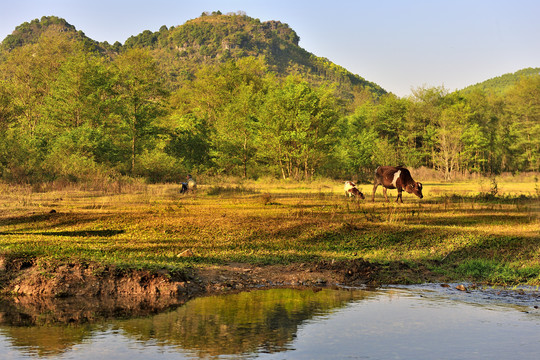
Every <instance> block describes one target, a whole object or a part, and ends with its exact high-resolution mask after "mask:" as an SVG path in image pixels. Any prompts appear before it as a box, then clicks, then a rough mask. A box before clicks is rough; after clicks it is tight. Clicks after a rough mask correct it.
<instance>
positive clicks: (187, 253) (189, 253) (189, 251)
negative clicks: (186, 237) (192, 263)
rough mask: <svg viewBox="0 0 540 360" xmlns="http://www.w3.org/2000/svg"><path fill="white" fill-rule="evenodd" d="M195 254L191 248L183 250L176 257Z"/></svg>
mask: <svg viewBox="0 0 540 360" xmlns="http://www.w3.org/2000/svg"><path fill="white" fill-rule="evenodd" d="M190 256H193V251H191V250H190V249H187V250H184V251H182V252H181V253H180V254H178V255H176V257H190Z"/></svg>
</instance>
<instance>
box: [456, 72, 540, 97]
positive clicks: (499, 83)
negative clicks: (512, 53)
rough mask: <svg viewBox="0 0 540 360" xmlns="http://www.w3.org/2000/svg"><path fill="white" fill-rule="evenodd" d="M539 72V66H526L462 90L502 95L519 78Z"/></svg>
mask: <svg viewBox="0 0 540 360" xmlns="http://www.w3.org/2000/svg"><path fill="white" fill-rule="evenodd" d="M539 74H540V68H526V69H522V70H519V71H516V72H515V73H508V74H504V75H501V76H497V77H494V78H492V79H488V80H486V81H483V82H481V83H478V84H475V85H471V86H468V87H466V88H464V89H463V90H462V91H463V92H465V93H467V92H472V91H474V90H477V89H479V90H483V91H486V92H490V93H494V94H497V95H503V94H504V93H505V92H506V90H508V89H509V88H510V87H512V86H513V85H515V84H516V83H517V82H518V81H519V79H520V78H522V77H526V76H532V75H539Z"/></svg>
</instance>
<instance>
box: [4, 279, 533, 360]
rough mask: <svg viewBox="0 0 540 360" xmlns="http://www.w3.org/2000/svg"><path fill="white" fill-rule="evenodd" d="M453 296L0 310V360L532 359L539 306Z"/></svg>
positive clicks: (289, 292) (264, 298)
mask: <svg viewBox="0 0 540 360" xmlns="http://www.w3.org/2000/svg"><path fill="white" fill-rule="evenodd" d="M469 295H470V294H469ZM459 296H462V295H461V293H459V292H457V291H455V290H452V289H444V290H441V289H438V288H435V287H416V288H392V289H381V290H378V291H363V290H343V289H342V290H331V289H323V290H318V291H313V290H295V289H271V290H259V291H253V292H245V293H238V294H230V295H222V296H211V297H204V298H196V299H193V300H190V301H188V302H186V303H185V304H183V305H182V306H180V307H177V308H175V309H173V310H169V311H166V312H162V313H159V314H151V313H152V312H153V310H152V307H151V306H147V305H146V306H145V305H141V304H139V306H138V308H137V309H132V310H133V314H134V315H137V317H134V318H126V316H127V315H129V314H128V312H127V310H126V309H125V308H124V307H118V308H117V310H119V311H116V312H115V311H114V306H113V307H112V308H107V310H106V311H104V310H99V308H95V307H93V305H89V304H87V303H84V302H83V304H82V307H79V308H76V307H74V306H75V305H74V304H73V303H72V301H71V300H70V301H69V302H68V304H63V305H58V304H55V305H51V304H49V305H46V306H44V305H41V306H38V305H36V304H33V303H32V302H29V301H19V302H18V303H14V302H12V301H3V302H0V354H2V356H0V358H2V359H9V360H20V359H35V358H43V357H46V358H48V359H96V358H100V359H108V358H111V359H112V358H114V359H117V360H119V359H130V360H136V359H150V358H151V359H194V358H234V359H236V358H244V359H248V358H263V359H327V358H345V357H346V358H389V357H390V358H416V359H421V358H425V359H429V358H442V359H454V358H455V359H458V358H486V357H489V355H502V354H505V356H509V358H516V357H519V358H520V359H533V358H534V359H536V356H537V354H538V352H539V351H540V338H539V337H538V333H539V331H538V330H540V310H538V309H537V308H535V306H537V305H538V297H535V296H528V297H527V298H526V299H527V300H526V301H525V302H524V303H515V302H512V304H501V305H500V304H499V303H500V300H501V299H500V298H499V299H497V298H496V297H495V296H490V299H491V300H490V302H489V303H486V302H485V300H484V302H482V303H479V304H478V303H477V304H475V303H474V301H472V300H471V299H472V298H471V297H470V296H469V297H467V298H466V301H463V299H459V298H456V297H459ZM58 301H60V302H61V301H62V300H58ZM119 314H120V315H122V316H121V318H120V319H118V318H117V317H116V316H117V315H119ZM113 315H114V317H113ZM499 348H500V349H499Z"/></svg>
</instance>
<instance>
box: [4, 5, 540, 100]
mask: <svg viewBox="0 0 540 360" xmlns="http://www.w3.org/2000/svg"><path fill="white" fill-rule="evenodd" d="M0 9H1V11H0V39H4V38H5V37H6V36H7V35H9V34H10V33H11V32H12V31H13V30H14V29H15V27H16V26H18V25H20V24H21V23H23V22H25V21H31V20H33V19H36V18H41V17H42V16H44V15H55V16H58V17H62V18H64V19H66V20H67V21H68V22H69V23H70V24H72V25H74V26H75V27H76V28H77V29H78V30H82V31H83V32H84V33H85V34H86V35H87V36H89V37H90V38H92V39H94V40H98V41H108V42H109V43H111V44H112V43H114V42H115V41H120V42H121V43H123V42H124V41H125V40H126V39H127V38H128V37H129V36H131V35H137V34H139V33H141V32H142V31H144V30H152V31H157V30H158V29H159V28H160V27H161V26H162V25H166V26H168V27H170V26H178V25H182V24H183V23H184V22H186V21H187V20H189V19H193V18H196V17H198V16H200V15H201V13H202V12H204V11H216V10H220V11H221V12H222V13H227V12H236V11H244V12H246V14H247V15H248V16H251V17H254V18H258V19H260V20H261V21H266V20H280V21H281V22H284V23H287V24H289V26H290V27H291V28H293V29H294V30H295V31H296V32H297V34H298V35H299V36H300V46H302V47H303V48H305V49H306V50H307V51H309V52H311V53H313V54H315V55H317V56H322V57H326V58H328V59H329V60H331V61H333V62H335V63H336V64H339V65H341V66H343V67H345V68H347V69H348V70H350V71H351V72H353V73H355V74H358V75H360V76H362V77H364V78H365V79H367V80H369V81H373V82H375V83H377V84H379V85H380V86H382V87H383V88H385V89H386V90H387V91H391V92H393V93H395V94H397V95H399V96H407V95H409V94H410V93H411V89H415V88H418V87H421V86H428V87H429V86H444V87H445V88H446V89H448V90H451V91H452V90H455V89H461V88H464V87H466V86H468V85H472V84H475V83H478V82H481V81H484V80H487V79H489V78H492V77H495V76H499V75H502V74H505V73H510V72H515V71H517V70H520V69H523V68H526V67H540V40H539V36H540V21H539V20H538V17H539V14H540V1H538V0H509V1H501V0H453V1H439V0H410V1H406V0H401V1H399V0H379V1H375V0H370V1H364V0H357V1H353V0H350V1H349V0H334V1H321V0H306V1H304V0H297V1H295V0H288V1H284V0H272V1H269V0H230V1H218V0H190V1H188V0H176V1H173V0H147V1H141V0H107V1H105V0H17V1H11V0H1V5H0Z"/></svg>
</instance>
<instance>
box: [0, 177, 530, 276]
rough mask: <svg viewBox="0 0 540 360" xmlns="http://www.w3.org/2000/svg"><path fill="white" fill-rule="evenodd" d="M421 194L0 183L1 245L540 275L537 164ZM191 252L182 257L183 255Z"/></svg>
mask: <svg viewBox="0 0 540 360" xmlns="http://www.w3.org/2000/svg"><path fill="white" fill-rule="evenodd" d="M423 183H424V198H423V199H419V198H417V197H415V196H413V195H409V194H406V193H404V196H403V200H404V204H396V203H395V202H393V200H395V197H396V195H397V194H396V191H395V190H394V191H392V190H389V197H390V198H391V200H392V201H391V202H386V201H384V199H383V197H382V191H381V189H380V188H379V189H378V193H377V195H376V198H375V202H371V191H372V186H371V185H369V184H362V185H359V188H360V190H361V191H363V192H364V194H366V199H365V200H357V199H348V198H346V197H345V196H344V193H343V182H340V181H334V180H324V181H323V180H320V181H314V182H310V183H301V182H292V181H291V182H288V181H277V180H268V179H266V180H260V181H242V180H238V179H220V180H219V181H218V180H217V179H200V180H199V187H198V190H197V192H195V193H192V194H188V195H182V194H179V189H180V186H179V185H178V184H153V185H149V184H144V183H141V182H136V181H134V182H124V183H118V182H117V183H111V184H108V185H107V186H97V187H96V186H93V187H89V186H82V185H73V184H71V185H70V184H64V185H59V184H45V185H40V186H36V185H34V186H30V185H24V186H23V185H20V186H15V185H7V184H0V255H3V257H4V258H25V259H31V261H33V262H34V263H39V262H60V263H61V262H69V263H74V262H75V263H77V262H81V263H86V262H93V263H94V262H97V263H101V264H107V265H114V266H117V267H120V268H126V269H151V270H152V269H153V270H157V269H165V270H168V271H182V270H184V269H187V268H190V269H192V268H199V267H205V266H210V265H220V264H227V263H247V264H252V265H260V266H264V265H275V264H295V263H297V264H300V263H302V264H314V263H317V262H319V261H322V260H327V261H340V260H352V259H358V258H362V259H364V260H367V261H370V262H373V263H377V264H378V265H380V266H381V269H385V271H386V274H387V277H386V280H385V281H386V282H388V283H414V282H422V281H471V282H484V283H489V284H506V285H509V284H529V285H540V217H539V214H540V189H539V187H540V185H539V184H538V178H537V177H535V176H534V175H530V176H525V175H523V176H521V177H513V176H507V177H499V178H496V179H495V180H493V179H491V180H490V179H486V178H482V179H476V180H467V181H462V182H453V183H447V182H438V181H432V182H430V181H424V182H423ZM186 253H187V256H185V255H186Z"/></svg>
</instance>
